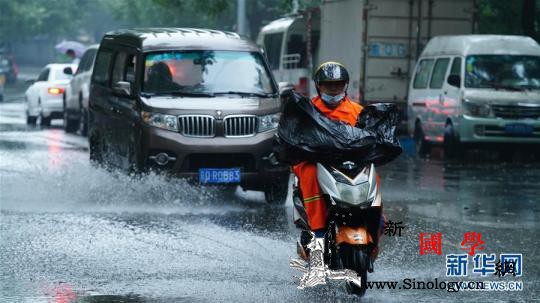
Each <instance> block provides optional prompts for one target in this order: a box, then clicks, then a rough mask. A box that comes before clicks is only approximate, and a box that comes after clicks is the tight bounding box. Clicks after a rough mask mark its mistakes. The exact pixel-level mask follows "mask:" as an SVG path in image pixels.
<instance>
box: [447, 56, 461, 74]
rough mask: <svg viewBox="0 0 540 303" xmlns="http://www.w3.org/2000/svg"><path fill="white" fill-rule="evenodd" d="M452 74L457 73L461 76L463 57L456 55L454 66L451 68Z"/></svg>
mask: <svg viewBox="0 0 540 303" xmlns="http://www.w3.org/2000/svg"><path fill="white" fill-rule="evenodd" d="M450 75H457V76H460V77H461V58H459V57H456V58H454V61H452V68H451V69H450Z"/></svg>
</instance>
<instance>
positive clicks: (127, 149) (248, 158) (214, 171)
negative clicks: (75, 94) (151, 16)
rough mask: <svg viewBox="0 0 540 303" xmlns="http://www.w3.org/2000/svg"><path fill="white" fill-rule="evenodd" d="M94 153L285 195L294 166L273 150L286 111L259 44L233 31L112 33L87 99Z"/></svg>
mask: <svg viewBox="0 0 540 303" xmlns="http://www.w3.org/2000/svg"><path fill="white" fill-rule="evenodd" d="M89 109H90V115H89V143H90V159H91V160H94V161H97V162H99V163H104V164H107V165H113V166H119V167H121V168H125V169H133V170H137V171H140V170H148V169H157V170H162V171H166V172H169V173H173V174H175V175H178V176H181V177H189V178H192V179H194V180H197V181H198V182H199V183H201V184H231V185H234V184H239V185H241V186H242V188H243V189H250V190H260V191H264V193H265V197H266V199H267V201H268V202H272V203H281V202H284V201H285V199H286V196H287V190H288V180H289V169H288V167H284V166H280V165H279V164H277V163H271V162H272V161H270V160H268V156H269V154H270V153H271V151H272V141H273V139H274V136H275V133H276V128H277V125H278V121H279V117H280V99H279V94H278V88H277V85H276V83H275V81H274V79H273V77H272V74H271V73H270V71H269V69H268V65H267V63H266V60H265V58H264V55H263V53H262V50H261V49H260V47H258V46H257V45H256V44H254V43H252V42H251V41H249V40H247V39H245V38H243V37H241V36H239V35H237V34H235V33H231V32H222V31H215V30H202V29H191V28H152V29H136V30H123V31H116V32H111V33H108V34H106V35H105V36H104V38H103V40H102V42H101V44H100V47H99V50H98V54H97V58H96V62H95V66H94V71H93V74H92V80H91V84H90V100H89Z"/></svg>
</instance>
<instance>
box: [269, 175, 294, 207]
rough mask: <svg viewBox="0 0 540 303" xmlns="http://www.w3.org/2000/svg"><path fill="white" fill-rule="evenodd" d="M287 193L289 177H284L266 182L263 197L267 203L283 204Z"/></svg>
mask: <svg viewBox="0 0 540 303" xmlns="http://www.w3.org/2000/svg"><path fill="white" fill-rule="evenodd" d="M288 193H289V179H288V178H284V179H282V180H279V181H278V182H275V183H272V184H268V185H267V186H266V187H265V188H264V198H265V199H266V202H268V203H269V204H278V205H281V204H284V203H285V201H287V195H288Z"/></svg>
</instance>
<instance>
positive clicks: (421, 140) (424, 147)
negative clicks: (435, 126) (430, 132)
mask: <svg viewBox="0 0 540 303" xmlns="http://www.w3.org/2000/svg"><path fill="white" fill-rule="evenodd" d="M414 143H415V146H416V154H417V155H418V156H420V157H421V158H425V157H427V156H429V154H430V153H431V143H430V142H429V141H427V140H426V138H425V134H424V130H423V129H422V124H421V123H420V122H416V126H415V127H414Z"/></svg>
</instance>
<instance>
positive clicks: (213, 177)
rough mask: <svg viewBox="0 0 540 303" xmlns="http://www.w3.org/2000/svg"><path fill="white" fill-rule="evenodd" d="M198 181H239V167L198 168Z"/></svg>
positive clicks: (214, 182) (213, 182)
mask: <svg viewBox="0 0 540 303" xmlns="http://www.w3.org/2000/svg"><path fill="white" fill-rule="evenodd" d="M199 183H201V184H219V183H229V184H230V183H240V168H200V169H199Z"/></svg>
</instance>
